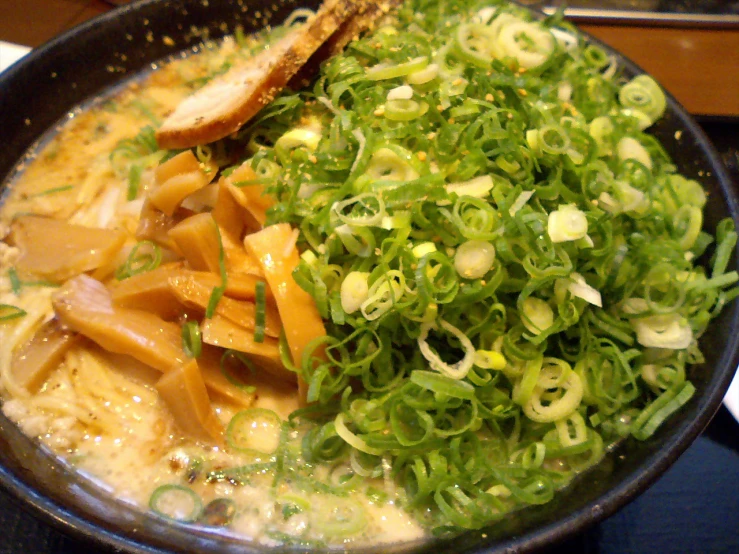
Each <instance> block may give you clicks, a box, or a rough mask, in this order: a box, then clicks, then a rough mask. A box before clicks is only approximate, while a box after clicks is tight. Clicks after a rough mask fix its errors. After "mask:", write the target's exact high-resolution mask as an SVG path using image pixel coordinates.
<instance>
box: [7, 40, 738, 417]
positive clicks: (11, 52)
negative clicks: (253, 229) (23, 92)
mask: <svg viewBox="0 0 739 554" xmlns="http://www.w3.org/2000/svg"><path fill="white" fill-rule="evenodd" d="M30 51H31V49H30V48H28V47H27V46H20V45H19V44H12V43H10V42H3V41H1V40H0V71H3V70H4V69H6V68H7V67H9V66H10V65H12V64H13V63H15V62H16V61H18V60H19V59H21V58H22V57H23V56H25V55H26V54H28V52H30ZM724 405H725V406H726V407H727V408H728V409H729V411H730V412H731V414H732V415H733V416H734V419H736V420H737V421H739V374H737V376H736V377H734V381H733V382H732V383H731V386H730V387H729V390H728V391H727V392H726V396H725V397H724Z"/></svg>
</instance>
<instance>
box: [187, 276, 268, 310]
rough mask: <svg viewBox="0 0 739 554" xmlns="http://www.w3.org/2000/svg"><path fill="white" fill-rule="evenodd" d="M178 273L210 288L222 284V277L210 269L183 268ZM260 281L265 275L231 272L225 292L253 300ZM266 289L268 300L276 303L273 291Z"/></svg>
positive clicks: (228, 294)
mask: <svg viewBox="0 0 739 554" xmlns="http://www.w3.org/2000/svg"><path fill="white" fill-rule="evenodd" d="M260 272H261V269H260ZM178 275H182V276H186V277H188V278H189V279H195V280H196V281H197V282H198V283H200V285H202V286H204V287H207V288H208V289H209V290H213V289H214V288H215V287H217V286H219V285H220V284H221V277H220V276H219V275H216V274H215V273H210V272H208V271H190V270H187V269H183V270H182V271H181V272H180V273H178ZM259 281H264V277H257V276H256V275H243V274H241V273H229V274H228V280H227V281H226V292H225V293H224V294H225V295H226V296H228V297H229V298H235V299H237V300H252V301H253V300H254V299H255V298H256V296H257V293H256V288H257V283H258V282H259ZM264 291H265V296H266V298H267V302H273V303H274V301H275V298H274V296H273V295H272V291H271V290H269V287H265V289H264Z"/></svg>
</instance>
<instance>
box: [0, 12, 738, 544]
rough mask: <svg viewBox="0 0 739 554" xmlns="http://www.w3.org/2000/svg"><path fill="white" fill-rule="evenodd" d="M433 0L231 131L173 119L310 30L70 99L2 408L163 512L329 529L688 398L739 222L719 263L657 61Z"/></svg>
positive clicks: (34, 232)
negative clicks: (211, 88)
mask: <svg viewBox="0 0 739 554" xmlns="http://www.w3.org/2000/svg"><path fill="white" fill-rule="evenodd" d="M427 4H428V3H427V2H425V1H422V0H415V1H412V2H408V6H405V7H404V8H402V9H401V12H400V14H399V15H397V16H390V17H388V18H386V19H385V20H383V21H382V22H381V23H379V24H378V25H377V30H375V31H373V34H368V35H367V36H365V37H364V38H362V39H361V40H359V41H357V42H354V43H352V45H350V46H349V47H348V50H346V51H345V52H344V53H342V54H339V55H337V56H335V57H333V58H331V59H329V60H328V61H326V62H325V63H324V64H323V66H322V68H321V70H320V72H319V74H318V76H317V77H316V78H314V80H313V81H312V83H311V85H310V86H309V87H307V88H305V89H303V90H301V91H296V92H293V91H290V90H286V91H284V92H283V93H282V94H281V95H279V94H278V95H277V96H276V98H274V99H273V98H271V97H270V103H269V105H268V106H267V107H266V108H264V110H263V111H261V112H259V113H258V114H257V116H256V117H255V118H254V119H253V120H251V121H250V122H248V123H246V124H245V125H244V126H243V127H242V128H241V129H240V130H239V131H237V132H235V133H231V134H229V135H228V136H225V137H224V138H222V139H219V140H217V141H215V142H214V143H212V144H197V145H194V146H193V147H192V148H186V149H182V150H180V149H177V150H175V149H172V150H163V149H161V148H159V146H158V145H157V143H156V141H155V138H154V137H155V130H156V129H158V128H159V129H161V128H160V125H162V121H164V120H165V119H167V118H168V116H170V114H171V113H172V112H173V110H174V109H175V108H176V107H177V106H178V105H180V104H181V102H182V101H183V100H184V99H186V98H188V97H189V96H190V95H191V94H192V93H193V91H195V90H198V89H200V88H201V87H202V86H203V85H204V84H205V83H206V82H211V83H212V82H213V81H212V80H211V79H216V80H217V79H218V78H219V76H221V75H223V74H225V75H228V74H229V70H230V68H232V67H236V68H237V69H238V68H239V67H240V64H244V63H248V60H250V59H251V58H252V57H253V56H255V55H256V54H257V53H259V52H262V51H263V50H264V49H265V46H264V45H265V44H266V43H269V44H271V46H270V48H272V49H273V50H274V51H279V48H280V47H279V46H278V45H279V44H280V43H279V42H277V41H279V40H280V38H281V37H285V36H287V37H288V38H289V36H290V35H289V34H288V33H290V32H291V29H286V28H283V27H277V28H275V29H274V30H272V31H269V32H267V31H265V32H264V33H262V34H261V35H260V36H257V37H247V38H244V37H241V36H238V37H237V38H232V37H230V38H227V39H225V40H224V41H222V42H219V43H217V44H216V43H208V44H206V45H204V46H203V47H201V48H198V49H196V50H197V52H196V53H194V54H193V53H188V54H189V55H184V54H183V55H182V56H180V57H177V58H176V59H174V60H171V61H168V62H167V63H163V64H161V65H160V66H157V67H155V68H154V70H153V71H151V72H149V73H147V74H146V75H142V76H139V77H138V78H136V79H134V80H131V81H130V82H129V83H127V84H126V85H125V86H123V87H122V88H119V89H117V90H116V91H113V92H111V93H109V94H107V95H103V96H102V97H100V98H96V99H95V100H94V101H92V102H90V103H89V104H88V105H85V106H83V107H81V108H79V109H76V110H74V111H72V112H71V113H70V114H69V117H68V120H66V121H64V122H63V123H61V124H60V125H59V127H58V128H57V129H55V131H54V132H53V133H52V134H51V135H50V137H49V138H48V139H47V140H46V141H45V142H43V145H42V147H40V148H39V149H38V150H37V151H34V152H32V153H31V154H30V155H29V156H28V159H27V160H26V161H24V162H23V163H22V164H21V165H20V166H19V168H18V172H17V175H16V176H15V177H14V179H13V180H12V182H10V183H9V185H8V187H9V192H8V194H7V195H6V200H5V203H4V205H3V207H2V210H0V223H1V224H2V231H3V234H4V235H5V236H6V240H5V241H3V242H0V304H2V305H3V310H4V311H3V312H0V315H3V316H4V319H3V320H2V322H1V323H0V344H2V351H0V377H1V378H2V381H1V382H2V388H3V393H4V404H3V408H2V409H3V412H4V413H5V415H6V416H7V417H8V418H10V419H11V420H12V421H14V422H15V423H17V424H18V426H19V427H20V428H21V429H22V430H23V432H24V433H26V434H27V435H29V436H31V437H37V438H38V439H39V440H40V442H41V443H42V444H43V445H44V446H45V447H47V448H49V449H51V450H52V451H53V452H54V453H55V454H57V455H58V456H60V457H61V458H63V459H64V460H66V463H68V464H69V465H70V466H71V467H72V468H73V469H74V470H75V471H78V472H80V473H81V474H82V475H84V476H86V477H89V478H90V479H92V480H94V481H95V482H96V483H99V484H100V486H101V487H103V488H104V489H106V490H108V491H109V492H110V494H111V495H113V496H115V497H116V498H120V499H121V500H123V501H125V502H130V503H132V504H134V505H136V506H138V507H139V508H141V509H142V510H149V511H150V512H152V513H154V514H157V515H158V516H160V517H169V518H171V519H174V520H178V521H182V522H186V523H192V524H193V525H201V526H204V527H208V528H211V529H212V530H213V532H215V533H224V534H232V535H236V536H239V537H243V538H244V539H245V540H249V541H255V542H258V543H263V544H268V545H278V544H291V545H298V546H304V547H310V548H312V547H323V546H337V547H346V546H350V545H357V546H361V545H370V544H376V543H390V542H403V541H412V540H418V539H423V538H430V537H431V533H432V532H437V533H439V532H441V533H451V532H459V531H461V530H464V529H479V528H482V527H484V526H487V525H494V524H495V522H496V521H498V520H500V519H502V518H504V517H505V516H506V515H507V514H509V513H510V512H512V511H514V510H518V509H521V508H523V507H525V506H528V505H535V504H542V503H545V502H547V501H549V500H550V499H551V498H552V496H553V495H555V494H558V491H559V490H560V489H562V488H564V487H566V486H567V485H568V484H569V483H570V482H571V480H572V479H573V478H574V477H575V476H577V475H579V474H580V473H582V472H583V471H585V470H587V469H588V468H590V467H592V466H593V465H594V464H597V463H598V462H599V461H600V460H601V459H602V457H603V456H604V455H605V454H606V452H607V451H608V450H609V448H614V446H615V445H617V444H618V443H620V442H621V441H623V440H624V439H625V438H626V437H628V436H629V435H632V436H633V437H634V438H635V439H637V440H645V439H647V438H649V436H651V434H652V433H654V431H655V430H656V429H657V427H658V426H659V425H660V423H661V422H662V421H664V419H666V418H667V417H668V416H669V415H671V414H672V413H674V412H675V411H677V410H679V409H680V408H681V407H682V406H683V405H684V404H685V403H687V402H689V401H690V398H691V396H692V394H693V392H694V390H695V389H694V387H693V385H692V384H691V383H690V381H689V380H687V379H686V368H687V367H690V364H692V363H695V362H700V361H701V354H700V350H699V347H698V342H697V340H698V338H699V337H700V335H701V334H702V333H703V332H704V330H705V328H706V326H707V324H708V320H709V319H710V317H712V316H713V315H715V311H716V310H717V307H719V306H721V305H722V304H723V303H724V302H726V301H730V300H732V299H733V298H734V296H735V295H736V291H735V289H732V288H729V287H731V286H733V285H734V284H735V282H736V281H737V276H736V274H735V272H731V271H730V272H726V271H725V270H726V260H728V256H729V253H730V252H731V250H732V247H733V246H732V241H735V240H736V234H735V233H734V231H733V228H732V229H730V226H729V225H727V224H722V225H723V227H722V228H721V231H720V232H719V233H718V238H717V242H718V246H717V251H719V252H723V254H721V256H723V257H724V258H726V259H725V260H723V261H718V262H711V264H714V265H713V266H712V267H711V268H709V269H708V270H706V269H704V268H702V267H700V266H694V265H693V261H694V259H696V258H698V257H700V256H701V255H703V253H704V251H705V250H706V248H707V246H708V244H709V243H710V241H711V240H713V239H711V237H710V236H709V235H708V234H707V233H704V232H702V231H701V224H702V211H701V210H702V208H703V205H704V204H705V193H704V192H703V190H702V188H701V186H700V184H699V183H697V182H696V181H692V180H689V179H686V178H684V177H682V176H680V175H678V174H677V173H676V172H675V171H676V169H675V166H674V165H673V164H672V162H671V160H669V158H668V156H667V155H666V154H665V153H664V151H663V150H662V148H661V146H659V144H658V143H657V142H656V140H655V139H654V138H653V137H652V136H651V135H648V134H647V133H645V132H644V130H645V129H646V128H648V127H649V125H651V124H652V123H654V122H655V121H656V120H657V119H658V118H659V117H661V115H662V113H663V112H664V109H665V103H664V102H665V101H664V95H663V94H662V92H661V90H659V87H658V85H657V84H656V83H654V81H652V80H651V79H649V78H646V80H645V79H644V78H643V77H641V78H637V79H634V80H633V81H631V82H627V80H626V79H624V78H620V77H619V74H618V68H617V66H616V63H615V60H612V59H610V58H609V57H608V55H607V54H606V53H604V52H603V51H601V50H600V49H599V48H596V47H592V46H588V45H587V44H585V43H584V42H582V40H581V39H579V38H578V36H577V35H576V33H575V31H574V30H572V29H571V28H569V27H568V26H567V24H566V23H564V22H562V21H558V20H556V19H554V20H549V21H548V22H546V23H535V22H532V21H531V20H530V17H529V16H528V15H527V14H526V13H525V12H523V11H520V10H519V8H516V7H511V6H508V5H506V4H503V3H501V4H496V3H493V4H494V5H493V6H484V5H480V6H476V7H475V8H474V9H472V7H467V6H466V5H462V4H463V3H460V4H459V5H457V4H456V3H455V2H451V3H449V4H448V5H447V4H443V5H442V4H439V6H436V5H434V6H433V7H434V8H435V10H434V11H433V13H431V12H429V11H428V8H429V6H428V5H427ZM436 8H438V10H437V9H436ZM413 9H415V10H416V11H415V12H414V11H413ZM437 12H438V14H437ZM303 15H304V14H303ZM270 33H271V34H270ZM247 67H248V66H247ZM640 79H641V80H640ZM635 87H637V88H638V90H636V91H635V90H634V89H635ZM270 94H272V95H273V96H274V95H275V94H276V93H275V92H274V91H271V92H270ZM183 168H185V169H183ZM188 187H190V188H188ZM185 189H187V191H188V192H187V193H186V194H184V193H182V194H181V193H180V192H179V191H181V190H185ZM255 191H256V192H255ZM178 194H179V196H178ZM54 225H56V226H54ZM64 225H67V226H66V227H64ZM275 229H279V232H278V231H274V230H275ZM265 230H266V231H265ZM271 231H274V233H272V234H266V235H265V234H264V233H265V232H266V233H270V232H271ZM44 232H46V235H44ZM54 233H56V234H60V233H61V234H62V235H64V236H56V235H55V234H54ZM39 236H41V237H42V240H40V242H42V243H43V244H44V245H45V248H39V247H38V246H34V244H31V243H30V241H31V238H29V237H36V238H38V237H39ZM265 236H266V237H267V238H266V239H265V238H264V237H265ZM270 241H273V244H270ZM66 242H69V243H70V245H71V246H70V245H67V244H66ZM265 243H266V245H265ZM75 244H83V245H88V247H87V250H88V252H87V254H89V255H88V256H82V257H80V256H79V252H77V251H75ZM655 245H656V246H655ZM265 249H266V250H265ZM44 250H46V252H45V251H44ZM721 256H718V257H719V258H720V260H721V259H723V258H721ZM47 258H48V259H47ZM78 258H79V259H78ZM285 260H292V261H290V262H287V261H285ZM290 264H292V265H290ZM288 266H289V267H288ZM29 267H31V268H34V271H28V270H24V268H29ZM275 275H276V276H275ZM270 279H272V281H271V282H270ZM132 283H135V284H132ZM137 287H138V288H137ZM286 298H287V299H288V300H293V302H291V303H290V302H288V303H287V304H285V302H286V301H285V299H286ZM286 306H287V308H286ZM286 310H287V311H286ZM293 310H294V311H293ZM296 314H297V315H296ZM324 326H325V328H324ZM142 330H145V331H146V332H144V331H142ZM147 333H148V334H147ZM46 334H48V338H44V337H47V335H46ZM34 341H35V342H34ZM50 345H54V348H56V350H54V352H55V353H56V354H55V353H51V354H49V353H48V352H47V353H46V354H40V352H41V353H43V352H44V348H47V350H48V349H49V348H50ZM34 356H36V357H34ZM28 359H33V360H36V359H40V360H42V361H43V362H44V363H43V364H41V366H40V367H43V370H39V369H38V368H34V367H30V368H29V367H26V366H25V365H24V363H25V362H26V361H27V360H28ZM26 365H28V364H26ZM19 368H20V369H19ZM36 372H37V373H36ZM296 373H297V374H298V375H297V376H296ZM583 478H587V475H585V476H583Z"/></svg>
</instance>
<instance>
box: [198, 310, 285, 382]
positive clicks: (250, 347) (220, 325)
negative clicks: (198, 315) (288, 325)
mask: <svg viewBox="0 0 739 554" xmlns="http://www.w3.org/2000/svg"><path fill="white" fill-rule="evenodd" d="M201 333H202V340H203V342H204V343H205V344H211V345H213V346H220V347H221V348H230V349H232V350H237V351H239V352H244V353H245V354H249V357H250V358H251V359H252V360H254V362H255V363H256V364H257V365H259V366H260V367H261V368H263V369H265V370H266V371H268V372H270V373H272V374H273V375H274V376H275V377H278V378H280V379H283V380H286V381H288V382H295V374H294V373H292V372H291V371H288V370H287V369H285V368H284V367H283V365H282V363H281V362H280V350H279V344H278V341H277V340H276V339H274V338H272V337H265V338H264V342H254V333H253V332H251V331H248V330H245V329H244V328H243V327H239V326H238V325H236V324H235V323H232V322H231V321H229V320H228V319H226V318H225V317H223V316H220V315H218V314H216V315H214V316H213V317H212V318H211V319H206V320H205V321H203V324H202V326H201Z"/></svg>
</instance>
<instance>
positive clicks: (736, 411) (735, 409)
mask: <svg viewBox="0 0 739 554" xmlns="http://www.w3.org/2000/svg"><path fill="white" fill-rule="evenodd" d="M724 406H726V407H727V408H728V410H729V411H730V412H731V415H733V416H734V419H736V420H737V421H739V373H737V374H736V375H735V376H734V380H733V381H732V382H731V385H730V386H729V390H727V391H726V396H724Z"/></svg>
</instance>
